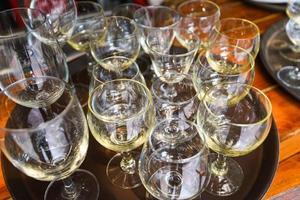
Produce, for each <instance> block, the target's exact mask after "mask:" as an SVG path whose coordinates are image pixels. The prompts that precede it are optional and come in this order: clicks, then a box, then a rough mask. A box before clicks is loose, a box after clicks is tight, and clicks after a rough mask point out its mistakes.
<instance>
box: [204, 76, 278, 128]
mask: <svg viewBox="0 0 300 200" xmlns="http://www.w3.org/2000/svg"><path fill="white" fill-rule="evenodd" d="M231 84H232V85H239V86H240V87H247V88H248V89H249V91H250V90H252V91H254V92H255V94H257V95H259V96H262V97H263V99H264V101H266V106H264V107H265V108H266V112H267V114H266V116H265V117H264V118H262V119H260V120H259V121H256V122H253V123H247V124H243V123H232V122H228V121H225V124H231V125H233V126H238V127H247V126H253V125H257V124H261V123H262V122H264V121H267V120H269V119H270V118H271V116H272V103H271V100H270V99H269V98H268V96H267V95H266V94H265V93H264V92H263V91H262V90H260V89H258V88H257V87H254V86H253V85H249V84H245V83H238V82H223V83H219V84H216V85H215V86H213V87H211V88H210V89H209V90H207V92H206V93H205V95H204V97H203V104H204V106H205V109H206V110H207V111H208V112H209V113H211V114H212V115H213V116H215V117H218V116H216V115H215V114H214V113H213V112H211V109H209V108H208V106H207V103H206V102H207V101H205V99H206V98H207V96H208V95H209V93H211V92H212V91H214V90H215V89H216V88H217V87H218V86H222V85H231ZM248 93H249V92H247V94H246V95H245V96H244V97H243V98H245V97H246V96H247V95H248Z"/></svg>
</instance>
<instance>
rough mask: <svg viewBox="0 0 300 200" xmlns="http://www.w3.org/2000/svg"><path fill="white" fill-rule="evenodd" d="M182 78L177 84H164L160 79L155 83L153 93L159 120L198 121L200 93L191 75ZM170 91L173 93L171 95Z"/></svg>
mask: <svg viewBox="0 0 300 200" xmlns="http://www.w3.org/2000/svg"><path fill="white" fill-rule="evenodd" d="M182 76H183V77H184V78H183V79H182V80H181V81H180V82H176V83H166V82H163V81H162V80H161V79H160V78H159V77H158V78H156V79H155V80H154V81H153V83H152V87H151V92H152V95H153V102H154V107H155V109H156V116H157V119H158V120H161V119H166V118H180V119H185V120H189V121H195V120H196V113H197V110H198V106H199V99H198V93H197V92H196V89H195V88H194V85H193V81H192V77H191V75H188V74H183V75H182ZM170 88H171V89H170ZM169 91H172V93H171V94H170V93H169ZM174 91H175V92H174Z"/></svg>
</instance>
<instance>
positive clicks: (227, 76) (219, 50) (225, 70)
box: [193, 43, 255, 99]
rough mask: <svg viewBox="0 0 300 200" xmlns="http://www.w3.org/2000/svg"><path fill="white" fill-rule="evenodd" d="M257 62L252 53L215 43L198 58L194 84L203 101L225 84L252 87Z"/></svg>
mask: <svg viewBox="0 0 300 200" xmlns="http://www.w3.org/2000/svg"><path fill="white" fill-rule="evenodd" d="M254 67H255V62H254V59H253V57H252V56H251V54H250V53H248V52H247V51H246V50H244V49H241V48H239V47H237V46H231V45H227V44H223V43H214V44H213V45H211V46H210V47H209V48H208V49H207V51H206V52H205V53H201V54H200V55H199V56H198V60H197V62H196V63H195V65H194V66H193V82H194V85H195V88H196V90H197V92H198V94H199V98H200V99H202V98H203V96H204V95H205V93H206V92H207V91H208V90H209V89H210V88H212V87H214V86H215V85H217V84H219V83H223V82H236V83H244V84H249V85H251V84H252V83H253V80H254V74H255V69H254Z"/></svg>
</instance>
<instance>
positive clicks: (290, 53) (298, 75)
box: [277, 0, 300, 89]
mask: <svg viewBox="0 0 300 200" xmlns="http://www.w3.org/2000/svg"><path fill="white" fill-rule="evenodd" d="M286 13H287V15H288V17H289V21H288V22H287V24H286V25H285V31H286V34H287V36H288V38H289V40H290V42H291V44H290V45H288V47H287V48H284V49H281V50H280V54H281V55H282V56H283V57H284V58H286V59H288V60H290V61H293V62H294V63H295V64H293V65H288V66H284V67H282V68H281V69H280V70H279V71H278V72H277V77H278V78H279V79H280V80H281V81H282V82H283V83H284V84H285V85H287V86H288V87H291V88H296V89H300V66H299V62H300V36H299V34H300V1H299V0H289V1H288V4H287V8H286Z"/></svg>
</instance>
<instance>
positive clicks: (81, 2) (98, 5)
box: [75, 0, 104, 17]
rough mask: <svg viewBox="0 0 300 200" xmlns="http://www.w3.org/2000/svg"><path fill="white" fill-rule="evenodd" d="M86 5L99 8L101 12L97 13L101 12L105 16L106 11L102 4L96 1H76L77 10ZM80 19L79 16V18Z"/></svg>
mask: <svg viewBox="0 0 300 200" xmlns="http://www.w3.org/2000/svg"><path fill="white" fill-rule="evenodd" d="M81 4H82V5H84V4H92V5H94V6H95V7H98V8H100V11H97V12H100V13H101V14H103V16H104V9H103V7H102V5H101V4H100V3H97V2H94V1H90V0H89V1H82V0H80V1H76V2H75V5H76V10H77V9H78V8H77V5H81ZM77 15H78V12H77ZM77 17H78V16H77Z"/></svg>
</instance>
